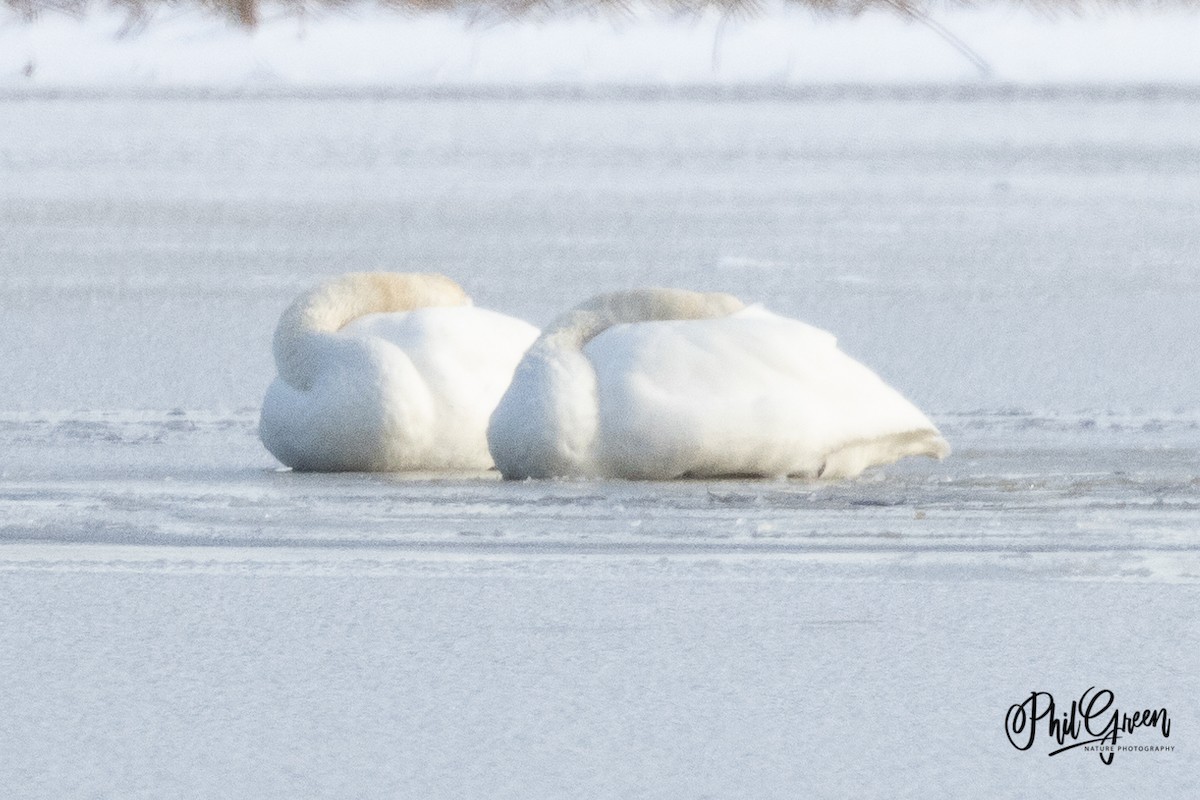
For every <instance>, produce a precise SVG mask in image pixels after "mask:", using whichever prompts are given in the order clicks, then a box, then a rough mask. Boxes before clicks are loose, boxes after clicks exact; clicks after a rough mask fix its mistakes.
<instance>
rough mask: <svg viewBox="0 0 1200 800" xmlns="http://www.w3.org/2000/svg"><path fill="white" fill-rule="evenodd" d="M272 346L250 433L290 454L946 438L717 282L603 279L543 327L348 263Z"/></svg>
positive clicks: (567, 457) (871, 449) (923, 443)
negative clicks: (349, 270) (255, 426)
mask: <svg viewBox="0 0 1200 800" xmlns="http://www.w3.org/2000/svg"><path fill="white" fill-rule="evenodd" d="M274 351H275V362H276V365H277V368H278V371H279V376H278V378H276V380H275V381H274V382H273V383H272V384H271V386H270V388H269V389H268V390H267V396H266V399H265V401H264V402H263V410H262V420H261V424H260V429H259V430H260V435H261V437H262V441H263V444H264V445H266V447H267V449H268V450H269V451H270V452H271V453H272V454H273V455H274V456H275V457H276V458H278V459H279V460H280V461H282V462H283V463H284V464H286V465H288V466H290V467H293V468H295V469H299V470H369V471H407V470H422V471H426V470H480V469H488V468H490V467H492V466H493V465H495V466H496V467H497V468H499V470H500V472H501V474H503V476H504V477H505V478H549V477H595V478H644V479H671V478H680V477H713V476H727V475H747V476H784V475H789V476H802V477H810V478H812V477H824V478H849V477H854V476H856V475H858V474H859V473H861V472H862V471H863V470H864V469H866V468H868V467H870V466H874V465H878V464H888V463H891V462H893V461H896V460H897V459H899V458H902V457H904V456H909V455H927V456H932V457H935V458H942V457H944V456H945V455H946V454H947V453H948V452H949V446H948V445H947V443H946V441H945V440H944V439H943V438H942V437H941V435H940V434H939V433H938V431H937V428H935V427H934V425H933V423H931V422H930V421H929V419H928V418H927V417H926V416H925V415H924V414H922V413H921V412H920V411H919V410H918V409H917V408H916V407H915V406H913V405H912V404H911V403H909V402H908V401H907V400H905V399H904V398H903V397H902V396H901V395H900V394H899V393H898V392H896V391H895V390H894V389H892V388H891V387H889V386H888V385H887V384H885V383H884V382H883V381H882V380H881V379H880V378H879V377H878V376H876V375H875V374H874V373H873V372H871V371H870V370H869V369H867V368H866V367H864V366H863V365H862V364H859V363H858V362H857V361H855V360H854V359H852V358H850V357H849V356H847V355H845V354H844V353H842V352H841V351H840V350H838V348H837V342H836V340H835V339H834V337H833V336H832V335H830V334H828V333H826V332H825V331H822V330H818V329H817V328H813V327H811V326H809V325H806V324H804V323H802V322H799V321H796V320H792V319H787V318H785V317H781V316H778V315H776V314H772V313H771V312H769V311H767V310H765V309H763V308H761V307H759V306H749V307H747V306H745V305H744V304H743V303H742V302H741V301H739V300H738V299H737V298H735V297H732V296H731V295H727V294H715V293H713V294H701V293H698V292H690V291H683V290H677V289H644V290H636V291H628V292H617V293H613V294H606V295H600V296H599V297H596V298H594V299H592V300H591V301H589V302H587V303H584V304H583V305H580V306H578V307H576V308H575V309H573V310H571V311H569V312H567V313H566V314H564V315H562V316H561V317H559V318H558V319H557V320H556V321H555V322H553V323H552V324H551V325H550V327H548V328H547V329H546V330H545V331H542V332H539V331H538V330H537V329H536V328H534V327H533V326H532V325H529V324H528V323H526V322H523V321H521V320H518V319H514V318H512V317H508V316H505V315H503V314H499V313H496V312H493V311H486V310H483V309H478V308H474V307H473V306H472V305H471V301H470V299H469V298H468V297H467V295H466V293H465V292H463V290H462V289H461V288H460V287H459V286H458V285H457V284H455V283H454V282H453V281H451V280H450V279H448V278H445V277H443V276H440V275H413V274H394V273H356V274H351V275H347V276H344V277H342V278H339V279H336V280H333V281H331V282H329V283H326V284H324V285H322V286H319V287H317V288H316V289H313V290H312V291H309V292H307V293H305V294H303V295H301V296H300V297H299V298H297V299H296V301H295V302H293V303H292V305H291V306H290V307H289V308H288V309H287V311H285V312H284V314H283V316H282V318H281V319H280V321H279V325H278V327H277V328H276V331H275V340H274Z"/></svg>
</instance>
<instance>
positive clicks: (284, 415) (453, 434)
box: [259, 273, 538, 472]
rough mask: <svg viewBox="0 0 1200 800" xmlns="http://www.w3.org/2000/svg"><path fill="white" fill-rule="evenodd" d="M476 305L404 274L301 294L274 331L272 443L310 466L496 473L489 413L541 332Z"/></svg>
mask: <svg viewBox="0 0 1200 800" xmlns="http://www.w3.org/2000/svg"><path fill="white" fill-rule="evenodd" d="M470 302H471V301H470V299H469V298H468V297H467V295H466V294H465V293H464V292H463V290H462V289H461V288H460V287H459V286H458V284H456V283H454V281H452V280H450V279H449V278H445V277H443V276H441V275H413V274H396V273H355V274H351V275H346V276H344V277H341V278H338V279H336V280H333V281H330V282H328V283H326V284H324V285H322V286H318V287H317V288H315V289H313V290H311V291H309V292H306V293H304V294H302V295H301V296H300V297H298V298H296V300H295V302H293V303H292V305H291V306H290V307H289V308H288V309H287V310H286V311H285V312H284V313H283V316H282V317H280V319H279V325H278V326H277V327H276V329H275V343H274V350H275V365H276V368H277V369H278V371H279V377H278V378H276V379H275V381H274V382H273V383H272V384H271V386H270V388H269V389H268V390H267V396H266V399H265V400H264V401H263V408H262V417H261V420H260V423H259V436H260V438H261V439H262V442H263V444H264V445H265V446H266V448H267V449H268V450H269V451H271V453H272V455H274V456H275V457H276V458H278V459H279V460H280V461H282V462H283V463H284V464H286V465H288V466H289V467H293V468H295V469H300V470H364V471H386V472H390V471H402V470H453V469H470V470H474V469H489V468H491V466H492V459H491V456H490V455H489V454H488V449H487V439H486V435H485V434H486V430H487V423H488V417H489V415H490V414H491V413H492V410H493V409H494V408H495V407H496V403H497V402H498V401H499V399H500V396H501V395H502V394H503V393H504V390H505V389H506V388H507V387H508V383H509V380H510V379H511V378H512V373H513V369H514V368H515V367H516V365H517V362H518V361H520V359H521V355H522V353H524V352H525V350H526V348H528V346H529V345H530V343H531V342H533V340H534V339H536V338H537V334H538V331H537V329H536V328H534V327H533V326H532V325H530V324H528V323H526V322H523V321H521V320H518V319H514V318H512V317H507V316H505V315H503V314H498V313H496V312H494V311H485V310H483V309H478V308H474V307H472V306H471V305H470Z"/></svg>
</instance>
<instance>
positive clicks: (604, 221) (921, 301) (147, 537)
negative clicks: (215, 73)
mask: <svg viewBox="0 0 1200 800" xmlns="http://www.w3.org/2000/svg"><path fill="white" fill-rule="evenodd" d="M1198 171H1200V110H1198V107H1197V105H1196V104H1195V102H1194V99H1193V98H1191V96H1190V95H1189V94H1188V92H1187V91H1171V92H1163V91H1158V90H1153V91H1149V90H1137V91H1128V92H1126V91H1124V90H1122V91H1118V92H1113V91H1092V90H1064V91H1055V92H1049V93H1044V92H1016V93H1015V94H1013V93H1010V92H1008V91H1007V90H996V89H989V88H986V87H985V88H978V89H973V90H971V91H969V92H959V91H956V90H940V89H939V90H914V89H897V88H892V89H887V90H881V89H871V88H860V89H857V90H854V91H852V92H849V93H846V92H840V91H839V92H830V93H821V92H817V93H805V92H799V93H793V94H787V93H783V94H778V95H773V94H771V93H770V92H762V91H755V92H751V93H749V94H748V95H744V96H743V95H722V94H720V93H708V94H705V93H703V92H699V93H692V94H689V95H684V96H678V95H677V96H669V95H657V94H655V93H654V92H649V93H636V92H634V93H628V92H626V93H621V92H611V91H606V92H599V93H589V92H586V91H583V92H579V93H575V94H572V95H570V96H568V97H564V96H557V97H552V96H548V95H546V94H539V93H538V92H528V93H526V94H524V95H517V96H511V95H509V94H506V93H505V92H492V91H490V90H489V91H478V92H476V91H458V92H443V93H433V94H421V93H419V92H416V93H410V94H407V95H406V94H403V93H399V94H386V93H385V94H371V93H365V94H362V93H360V94H357V95H348V96H339V97H311V96H310V97H304V96H274V97H262V96H258V97H250V96H229V97H220V98H203V97H191V98H188V97H179V96H174V97H172V96H168V95H162V94H157V95H151V96H145V97H140V98H134V97H130V96H128V95H126V96H112V95H104V94H98V95H95V96H88V97H80V96H75V97H57V98H54V97H50V96H48V95H47V96H35V95H29V94H22V95H20V96H16V95H10V96H8V97H7V98H6V99H3V100H0V271H2V274H3V281H2V282H0V317H2V319H3V321H4V324H3V328H0V369H2V372H0V676H3V680H2V681H0V786H4V787H5V788H6V790H8V791H9V792H11V793H14V794H15V795H19V796H21V797H30V798H39V797H45V798H62V797H88V798H91V797H121V798H138V797H147V798H150V797H163V796H221V797H255V798H269V797H287V798H296V797H330V796H363V797H392V796H402V797H408V796H411V797H426V798H440V797H445V798H458V797H483V796H486V797H510V798H530V797H589V798H590V797H601V798H602V797H613V798H636V797H654V798H678V797H704V796H711V797H755V798H771V797H780V798H784V797H787V798H791V797H797V796H801V797H825V796H830V797H844V796H868V797H869V796H888V797H920V798H925V797H931V796H935V797H938V796H989V797H1014V798H1016V797H1028V796H1031V795H1033V794H1042V795H1047V796H1049V795H1064V796H1069V795H1072V794H1081V793H1082V794H1088V795H1090V796H1110V795H1118V794H1119V795H1121V796H1126V797H1160V796H1183V795H1185V794H1186V791H1187V790H1190V789H1191V787H1194V786H1195V785H1196V782H1197V779H1198V778H1200V768H1198V767H1197V763H1200V762H1197V759H1196V758H1195V752H1196V744H1195V739H1194V731H1193V730H1192V729H1193V727H1194V725H1193V724H1192V723H1193V721H1194V720H1196V719H1197V718H1200V705H1198V701H1197V699H1196V698H1197V695H1196V692H1195V672H1196V671H1195V666H1196V655H1197V653H1198V652H1200V629H1198V627H1197V624H1196V621H1195V620H1196V613H1195V610H1196V608H1197V601H1198V600H1200V598H1198V597H1197V591H1196V587H1197V578H1198V576H1200V563H1198V561H1200V558H1198V553H1200V548H1198V547H1197V531H1198V529H1200V371H1198V370H1196V368H1195V367H1196V359H1195V356H1194V355H1193V351H1194V347H1195V342H1196V341H1197V340H1200V319H1198V317H1200V315H1197V314H1196V313H1195V310H1196V308H1198V307H1200V279H1198V277H1197V272H1196V269H1195V263H1194V261H1195V253H1196V252H1197V251H1198V245H1200V228H1197V226H1196V224H1195V222H1196V219H1197V216H1196V215H1197V212H1198V210H1200V175H1198V174H1197V173H1198ZM379 267H388V268H395V269H422V270H437V271H443V272H446V273H448V274H451V275H453V276H454V277H456V278H457V279H459V280H460V281H461V282H462V283H463V284H464V285H465V286H466V287H467V288H468V289H469V290H470V291H471V292H472V293H473V294H474V295H475V298H476V301H477V302H478V303H479V304H480V305H483V306H487V307H492V308H496V309H498V310H501V311H506V312H510V313H515V314H519V315H522V316H525V317H527V318H529V319H531V320H533V321H535V322H539V323H543V322H546V321H547V320H549V319H550V318H551V317H552V316H554V314H555V313H556V312H557V311H558V310H560V309H561V308H563V307H565V306H568V305H571V304H573V303H575V302H577V301H578V300H580V299H582V298H585V297H587V296H589V295H591V294H592V293H594V292H597V291H603V290H608V289H616V288H623V287H627V286H631V285H645V284H659V285H682V286H691V287H695V288H701V289H722V290H727V291H732V292H734V293H736V294H739V295H741V296H743V297H744V298H745V299H747V300H750V301H756V300H759V301H765V302H766V303H767V304H768V305H769V306H770V307H771V308H773V309H775V310H777V311H780V312H782V313H786V314H792V315H795V316H798V317H801V318H803V319H805V320H807V321H809V322H812V323H814V324H817V325H820V326H822V327H825V328H827V329H829V330H831V331H833V332H835V333H836V334H837V335H838V336H839V339H840V341H841V344H842V347H843V348H844V349H845V350H846V351H847V352H850V353H851V354H853V355H854V356H855V357H857V358H859V359H861V360H862V361H864V362H865V363H867V364H869V365H870V366H871V367H872V368H874V369H876V370H877V371H878V372H880V373H881V374H882V375H883V376H884V377H885V378H887V379H888V380H889V382H891V383H892V384H893V385H895V386H897V387H898V388H899V389H901V390H902V391H903V392H904V393H905V394H907V395H908V396H909V397H910V398H911V399H913V400H914V401H915V402H917V404H918V405H920V406H921V407H922V408H923V409H925V410H927V411H928V412H930V415H931V417H932V418H933V419H934V421H935V422H936V423H937V424H938V425H939V426H940V427H941V429H942V431H943V433H944V434H945V435H946V437H947V438H948V439H949V440H950V442H951V443H952V445H953V446H954V448H955V451H954V453H953V455H952V456H951V457H950V458H949V459H947V460H946V461H944V462H932V461H925V460H913V461H906V462H903V463H900V464H897V465H894V466H890V467H888V468H886V469H883V470H877V471H874V472H871V473H869V474H868V475H866V476H864V477H863V478H862V479H861V480H857V481H852V482H847V483H841V484H830V483H806V482H799V481H683V482H677V483H670V484H662V483H625V482H529V483H504V482H502V481H500V480H499V479H498V478H497V476H496V475H495V474H494V473H485V474H473V475H454V476H404V477H397V476H379V475H375V476H369V475H357V474H346V475H304V474H296V473H291V472H284V471H279V470H278V465H277V464H275V462H274V461H273V460H272V459H271V457H270V456H269V455H268V454H267V453H266V452H265V451H264V450H263V449H262V448H261V446H260V445H259V443H258V441H257V439H256V436H255V430H254V429H255V421H256V408H257V404H258V402H259V400H260V399H261V396H262V392H263V391H264V390H265V388H266V385H267V383H268V382H269V380H270V379H271V377H272V372H273V367H272V364H271V361H270V348H269V343H270V334H271V330H272V327H273V325H274V323H275V320H276V318H277V316H278V314H279V312H280V311H281V310H282V309H283V308H284V307H285V306H286V304H287V303H288V301H289V300H290V299H291V298H292V296H293V295H294V294H295V293H296V292H298V291H299V290H300V289H301V288H303V287H305V286H308V285H310V284H312V283H314V282H316V281H318V280H321V279H322V278H324V277H327V276H330V275H334V274H337V273H340V272H343V271H346V270H350V269H372V268H379ZM1091 685H1102V686H1106V687H1107V688H1111V689H1113V690H1114V691H1115V692H1116V695H1117V699H1118V702H1119V703H1120V704H1121V705H1122V706H1123V707H1126V708H1128V709H1130V710H1132V709H1134V708H1141V707H1160V706H1166V707H1168V708H1169V709H1170V712H1171V715H1172V718H1173V720H1174V721H1175V728H1174V730H1173V735H1172V737H1171V739H1170V740H1168V742H1169V744H1173V745H1175V746H1176V751H1175V752H1173V753H1169V754H1119V755H1118V756H1117V761H1116V763H1115V764H1114V765H1113V766H1112V767H1104V766H1103V765H1101V764H1100V762H1099V759H1097V758H1096V757H1095V755H1094V754H1090V753H1088V754H1084V753H1073V754H1067V753H1065V754H1062V755H1059V756H1056V757H1054V758H1046V756H1045V755H1044V753H1045V751H1044V750H1042V751H1039V752H1036V753H1019V752H1017V751H1015V750H1013V749H1012V748H1011V746H1010V745H1009V744H1008V742H1007V741H1006V740H1005V737H1004V730H1003V718H1004V713H1005V711H1006V710H1007V708H1008V706H1009V705H1011V704H1012V703H1015V702H1018V701H1019V700H1020V699H1022V698H1023V697H1025V696H1026V695H1027V694H1028V693H1029V692H1030V691H1033V690H1034V689H1039V690H1043V691H1052V692H1054V693H1055V696H1056V698H1059V699H1060V700H1062V699H1069V698H1070V697H1071V695H1075V696H1078V694H1079V693H1081V692H1082V691H1083V690H1084V689H1086V688H1087V687H1088V686H1091ZM1136 741H1140V734H1139V736H1138V737H1135V742H1136Z"/></svg>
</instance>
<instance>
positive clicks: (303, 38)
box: [0, 3, 1200, 91]
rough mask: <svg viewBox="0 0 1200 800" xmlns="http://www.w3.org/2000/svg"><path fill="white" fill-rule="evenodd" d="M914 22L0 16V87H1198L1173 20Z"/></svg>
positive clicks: (1021, 14)
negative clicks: (246, 23)
mask: <svg viewBox="0 0 1200 800" xmlns="http://www.w3.org/2000/svg"><path fill="white" fill-rule="evenodd" d="M930 19H931V21H932V23H933V25H927V24H922V23H919V22H915V21H913V20H912V19H909V18H907V17H904V16H902V15H900V14H898V13H893V12H890V11H879V10H875V11H869V12H865V13H863V14H861V15H858V16H856V17H840V16H826V15H817V14H814V13H813V12H811V11H810V10H808V9H806V8H803V7H796V6H791V5H788V4H780V3H768V4H766V5H764V6H763V8H762V9H761V10H760V11H759V12H758V13H755V14H749V15H746V14H740V15H732V16H728V15H723V14H721V13H718V12H716V11H712V10H710V11H708V12H706V13H703V14H700V15H682V14H671V13H666V12H662V11H656V10H653V9H649V8H646V7H644V6H639V5H637V4H633V5H632V6H630V7H629V8H628V9H627V10H625V11H623V12H612V13H607V14H606V13H593V14H585V13H578V14H561V15H551V16H550V17H548V18H541V17H539V16H538V15H536V14H532V15H530V16H529V17H525V18H517V19H515V20H514V19H504V18H484V19H473V18H470V17H468V16H467V15H465V14H461V13H451V12H442V13H426V14H401V13H395V12H389V11H387V10H385V9H377V8H372V7H370V6H362V7H357V8H347V9H344V10H341V11H337V12H321V13H318V14H314V15H309V16H303V17H296V16H288V15H276V16H274V17H269V18H268V19H266V20H264V22H263V23H262V25H261V26H260V27H259V28H258V29H256V30H254V31H253V32H247V31H245V30H242V29H239V28H237V27H236V26H233V25H231V24H230V23H228V22H226V21H225V20H223V19H221V18H219V17H214V16H207V15H204V14H202V13H200V12H199V11H195V10H188V9H160V10H158V11H157V12H156V14H155V15H154V16H153V17H152V18H151V19H150V20H149V22H148V23H146V24H142V23H136V22H131V21H130V20H128V19H127V18H126V17H125V16H124V15H123V14H122V13H121V12H120V11H117V10H115V9H112V10H106V9H96V10H93V11H92V12H91V13H89V14H88V15H87V16H85V17H83V18H81V19H76V18H72V17H67V16H62V15H53V14H46V15H45V16H43V17H42V18H41V19H40V20H39V21H38V23H37V24H36V25H32V26H28V25H24V24H21V23H20V22H19V20H17V19H16V18H15V14H10V18H9V20H8V22H7V24H5V25H3V26H2V27H0V88H6V89H9V90H19V91H23V90H28V89H48V88H57V89H62V88H73V89H98V88H108V89H113V88H125V89H130V88H133V89H141V88H163V87H168V88H177V89H179V88H185V89H198V88H202V89H220V90H226V91H227V90H243V91H244V90H247V89H256V90H262V89H279V88H296V87H304V88H309V89H311V88H321V87H335V88H345V87H359V88H383V89H388V90H391V89H396V88H403V87H431V86H453V85H471V86H512V85H541V84H563V85H569V86H580V85H596V84H619V85H645V86H663V85H673V86H678V85H703V86H737V85H746V84H767V85H772V86H803V85H812V84H838V83H869V84H914V83H917V84H921V83H963V84H977V83H981V82H982V83H990V84H995V83H1014V84H1019V85H1056V84H1073V85H1095V84H1101V85H1104V84H1130V83H1134V84H1139V83H1142V84H1144V83H1150V84H1154V83H1166V84H1188V83H1195V82H1196V81H1197V80H1200V53H1197V49H1196V47H1195V42H1196V40H1197V37H1198V36H1200V15H1198V14H1197V13H1195V12H1194V11H1190V10H1188V9H1187V8H1185V7H1178V8H1169V7H1168V8H1159V9H1154V10H1153V11H1145V10H1142V11H1139V10H1136V9H1132V8H1124V7H1120V6H1117V7H1113V8H1108V9H1105V8H1102V7H1099V8H1092V9H1089V11H1088V12H1087V13H1083V14H1072V13H1066V12H1064V13H1059V14H1053V13H1051V12H1049V11H1047V10H1045V9H1041V10H1039V9H1026V8H1022V7H1020V6H1019V4H995V5H994V6H993V7H988V8H979V9H971V8H962V7H949V8H935V9H933V10H932V11H931V12H930ZM934 26H937V27H938V28H941V29H944V30H945V31H947V32H948V33H949V35H950V36H951V37H953V39H948V38H946V37H943V36H941V35H939V33H938V32H937V30H935V27H934ZM955 40H957V41H958V42H961V43H962V44H963V45H965V47H966V48H968V49H969V50H970V53H971V55H964V53H963V52H962V51H961V48H959V47H957V46H956V43H955Z"/></svg>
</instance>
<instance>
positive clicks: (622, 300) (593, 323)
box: [543, 289, 745, 349]
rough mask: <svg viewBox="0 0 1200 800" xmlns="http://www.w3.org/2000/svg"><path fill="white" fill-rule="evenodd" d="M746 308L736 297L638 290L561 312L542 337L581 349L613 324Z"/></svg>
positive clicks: (705, 315) (721, 313) (723, 314)
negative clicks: (564, 312)
mask: <svg viewBox="0 0 1200 800" xmlns="http://www.w3.org/2000/svg"><path fill="white" fill-rule="evenodd" d="M743 308H745V304H744V303H742V301H741V300H738V299H737V298H736V297H734V296H732V295H728V294H721V293H717V292H710V293H701V292H691V291H686V290H683V289H640V290H636V291H630V292H613V293H611V294H603V295H599V296H597V297H594V298H592V299H591V300H589V301H588V302H586V303H583V304H582V305H579V306H576V307H575V308H574V309H572V310H571V311H568V312H567V313H566V314H563V315H562V316H561V317H559V318H558V319H557V320H555V321H554V322H553V323H551V325H550V327H549V328H547V329H546V332H545V334H544V335H543V338H544V339H546V340H547V342H548V343H553V344H555V345H557V346H559V347H568V348H572V349H582V348H583V347H584V346H585V345H586V344H587V343H588V342H590V341H591V340H592V339H594V338H596V337H597V336H599V335H600V334H601V333H603V332H604V331H606V330H608V329H609V328H611V327H614V326H616V325H624V324H629V323H635V322H656V321H667V320H689V319H714V318H717V317H727V316H729V315H730V314H734V313H736V312H738V311H740V310H742V309H743Z"/></svg>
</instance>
